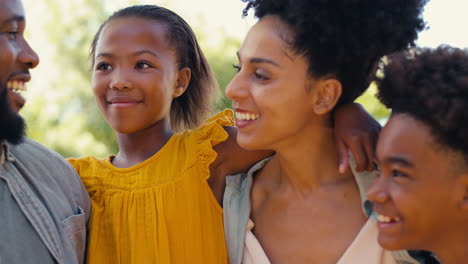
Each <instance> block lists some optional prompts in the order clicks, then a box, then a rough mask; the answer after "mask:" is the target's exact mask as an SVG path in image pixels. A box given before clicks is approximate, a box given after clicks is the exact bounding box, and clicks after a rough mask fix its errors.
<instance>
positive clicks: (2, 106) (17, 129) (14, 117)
mask: <svg viewBox="0 0 468 264" xmlns="http://www.w3.org/2000/svg"><path fill="white" fill-rule="evenodd" d="M0 91H1V93H0V141H2V140H7V141H8V142H10V143H12V144H18V143H20V142H21V140H22V139H23V136H24V132H25V123H24V120H23V118H22V117H21V116H20V115H19V114H17V113H15V112H14V111H13V110H12V109H11V107H10V103H9V100H8V95H7V88H6V86H5V85H3V87H1V88H0Z"/></svg>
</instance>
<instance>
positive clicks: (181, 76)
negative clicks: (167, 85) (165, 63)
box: [172, 67, 191, 98]
mask: <svg viewBox="0 0 468 264" xmlns="http://www.w3.org/2000/svg"><path fill="white" fill-rule="evenodd" d="M190 77H191V71H190V69H189V68H187V67H185V68H182V69H181V70H180V71H179V72H178V73H177V80H176V86H175V89H174V92H173V93H172V98H176V97H179V96H181V95H182V94H183V93H184V92H185V91H186V90H187V87H188V85H189V83H190Z"/></svg>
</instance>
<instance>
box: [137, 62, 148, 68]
mask: <svg viewBox="0 0 468 264" xmlns="http://www.w3.org/2000/svg"><path fill="white" fill-rule="evenodd" d="M150 67H151V65H149V64H148V63H146V62H137V64H136V65H135V68H137V69H147V68H150Z"/></svg>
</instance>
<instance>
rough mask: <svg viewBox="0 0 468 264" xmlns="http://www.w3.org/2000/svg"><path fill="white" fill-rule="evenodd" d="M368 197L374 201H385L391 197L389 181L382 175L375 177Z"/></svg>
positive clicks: (368, 191)
mask: <svg viewBox="0 0 468 264" xmlns="http://www.w3.org/2000/svg"><path fill="white" fill-rule="evenodd" d="M367 198H368V199H369V201H371V202H373V203H385V202H386V201H388V199H389V195H388V190H387V182H386V180H385V179H383V177H382V176H378V177H376V178H375V179H374V181H373V182H372V184H371V186H370V187H369V189H368V190H367Z"/></svg>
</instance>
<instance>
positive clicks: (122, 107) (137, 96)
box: [92, 17, 179, 134]
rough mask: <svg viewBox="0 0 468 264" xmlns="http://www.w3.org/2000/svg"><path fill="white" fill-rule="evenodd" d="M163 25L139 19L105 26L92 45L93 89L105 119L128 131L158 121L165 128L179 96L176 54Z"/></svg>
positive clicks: (125, 19) (120, 131)
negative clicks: (93, 55) (172, 105)
mask: <svg viewBox="0 0 468 264" xmlns="http://www.w3.org/2000/svg"><path fill="white" fill-rule="evenodd" d="M166 31H167V26H166V25H165V24H164V23H160V22H158V21H153V20H148V19H141V18H133V17H128V18H119V19H115V20H113V21H111V22H110V23H109V24H107V25H106V26H105V27H104V28H103V30H102V33H101V36H100V39H99V41H98V42H97V45H96V53H95V54H96V56H95V61H94V69H93V78H92V80H93V91H94V94H95V97H96V101H97V104H98V106H99V108H100V109H101V112H102V114H103V116H104V118H105V119H106V120H107V122H108V123H109V124H110V125H111V126H112V128H113V129H114V130H116V131H117V132H119V133H123V134H129V133H134V132H138V131H142V130H145V129H147V128H150V127H153V125H155V124H160V125H161V126H160V128H161V129H163V130H162V131H166V130H168V128H169V111H170V107H171V103H172V100H173V98H174V97H177V96H178V93H176V92H177V88H178V78H179V70H178V68H177V61H176V52H175V50H174V49H173V46H172V45H171V43H170V41H169V40H168V39H167V38H166V35H167V32H166Z"/></svg>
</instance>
